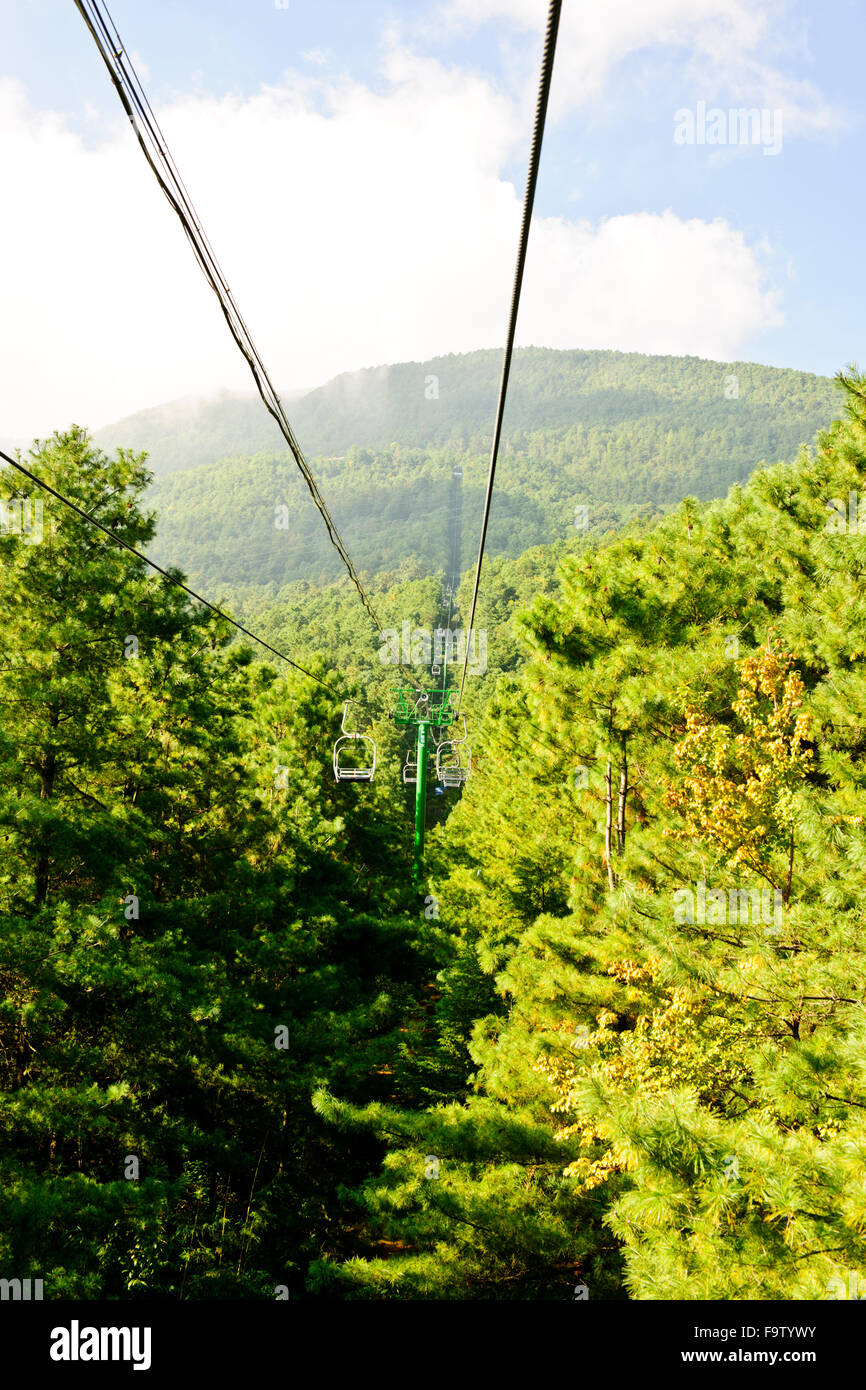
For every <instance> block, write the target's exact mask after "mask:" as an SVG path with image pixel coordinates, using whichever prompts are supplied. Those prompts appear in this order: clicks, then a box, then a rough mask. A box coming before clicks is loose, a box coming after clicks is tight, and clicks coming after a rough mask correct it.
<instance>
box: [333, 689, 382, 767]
mask: <svg viewBox="0 0 866 1390" xmlns="http://www.w3.org/2000/svg"><path fill="white" fill-rule="evenodd" d="M357 703H358V702H357V700H347V701H346V703H345V704H344V705H343V718H342V720H341V721H340V731H341V733H340V737H339V738H338V739H337V742H336V743H335V744H334V777H335V778H336V780H337V781H338V782H372V780H373V773H374V772H375V771H376V743H375V740H374V739H372V738H371V737H370V735H369V734H361V733H357V732H354V731H352V730H350V729H347V728H346V717H347V715H348V713H349V706H350V705H355V704H357Z"/></svg>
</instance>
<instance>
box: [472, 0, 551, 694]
mask: <svg viewBox="0 0 866 1390" xmlns="http://www.w3.org/2000/svg"><path fill="white" fill-rule="evenodd" d="M561 10H562V0H550V10H549V12H548V17H547V32H546V34H545V38H544V52H543V56H542V60H541V81H540V84H539V89H538V105H537V108H536V113H535V125H534V127H533V131H532V147H531V150H530V155H529V170H528V173H527V177H526V194H525V196H524V201H523V222H522V225H521V228H520V243H519V249H518V253H517V269H516V271H515V275H514V289H513V291H512V295H511V312H510V314H509V318H508V337H507V339H506V345H505V357H504V359H503V363H502V378H501V381H500V384H499V400H498V403H497V407H496V425H495V428H494V432H493V446H492V448H491V451H490V469H489V472H488V475H487V493H486V496H485V498H484V514H483V517H482V522H481V540H480V543H479V546H478V560H477V562H476V565H475V583H474V586H473V590H472V607H471V610H470V613H469V626H468V628H465V629H464V630H465V632H466V652H465V655H464V658H463V673H462V675H461V678H460V694H459V696H458V698H457V712H458V714H459V712H460V707H461V705H462V703H463V688H464V686H465V684H466V670H467V667H468V665H469V643H470V641H471V640H472V627H473V623H474V621H475V608H476V604H477V602H478V584H479V580H480V578H481V563H482V561H483V559H484V542H485V540H486V538H487V522H488V519H489V517H490V503H491V499H492V496H493V480H494V477H495V475H496V462H497V459H498V456H499V444H500V440H501V437H502V421H503V417H504V415H505V399H506V396H507V393H508V379H509V376H510V373H511V359H512V356H513V353H514V335H515V332H516V329H517V314H518V310H519V308H520V292H521V289H522V287H523V271H524V268H525V266H526V252H527V247H528V245H529V229H530V223H531V220H532V209H533V206H534V203H535V187H536V184H537V182H538V169H539V164H540V162H541V146H542V141H543V139H544V123H545V119H546V116H547V104H548V99H549V97H550V84H551V79H552V77H553V60H554V57H555V55H556V39H557V34H558V31H559V17H560V12H561Z"/></svg>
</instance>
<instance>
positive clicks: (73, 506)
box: [0, 449, 343, 700]
mask: <svg viewBox="0 0 866 1390" xmlns="http://www.w3.org/2000/svg"><path fill="white" fill-rule="evenodd" d="M0 458H2V459H3V460H4V462H5V463H8V464H9V466H10V467H11V468H17V469H18V472H19V473H23V474H24V476H25V477H26V478H29V479H30V481H31V482H33V483H36V485H37V486H38V487H41V488H42V489H43V490H44V491H45V492H49V493H50V494H51V496H52V497H56V498H57V500H58V502H62V503H63V505H64V507H69V509H70V511H73V512H76V513H77V515H78V516H80V517H82V518H83V520H84V521H88V522H90V524H91V526H96V527H97V528H98V529H99V530H100V531H102V532H104V534H105V535H106V536H108V538H109V540H112V541H114V542H115V544H116V545H119V546H122V547H123V549H124V550H128V551H129V552H130V553H131V554H132V555H135V556H136V558H137V559H139V560H143V561H144V563H145V564H146V565H149V566H150V568H151V569H152V570H156V572H157V574H161V575H162V577H163V579H167V580H168V582H169V583H170V584H174V585H175V587H176V588H178V589H183V591H184V593H185V594H189V596H190V597H191V598H194V599H195V600H196V601H197V602H198V603H203V604H204V606H205V608H209V609H210V610H211V612H212V613H216V614H217V616H218V617H220V618H223V619H225V621H226V622H227V623H231V625H232V627H236V628H237V629H238V631H239V632H242V633H243V634H244V636H245V637H250V638H252V640H253V641H254V642H258V644H259V646H260V647H264V648H265V650H266V651H269V652H271V653H272V655H273V656H278V657H279V658H280V660H281V661H285V662H287V664H288V665H289V666H292V667H293V668H294V669H295V670H296V671H300V672H301V674H302V675H304V676H308V677H309V679H310V680H313V681H316V683H317V684H318V685H321V686H323V687H324V689H325V690H327V691H329V692H330V694H331V695H333V696H334V698H335V699H337V700H342V699H343V696H342V695H341V694H340V693H339V691H337V690H335V689H334V687H333V686H332V685H329V684H328V682H327V681H323V680H322V678H321V676H316V675H314V674H313V672H312V671H308V670H307V669H306V668H305V667H304V666H300V665H299V664H298V662H297V661H293V660H292V658H291V657H290V656H286V654H285V652H281V651H280V650H279V649H278V648H277V647H272V646H271V644H270V642H266V641H265V640H264V638H263V637H258V636H257V635H256V634H255V633H254V632H251V631H250V629H249V628H248V627H244V625H243V623H239V622H238V621H237V620H236V619H235V618H233V617H232V616H231V614H229V613H226V612H225V610H224V609H222V608H218V607H217V605H216V604H215V603H211V602H210V600H209V599H206V598H203V597H202V595H201V594H197V593H196V591H195V589H191V588H190V587H189V585H188V584H184V582H183V580H182V579H178V578H177V576H176V575H173V574H172V573H171V572H170V571H169V570H165V569H163V568H162V566H161V565H158V564H157V563H156V561H155V560H151V559H150V558H149V557H148V556H147V555H145V554H144V553H143V552H142V551H140V550H137V549H136V547H135V546H134V545H130V543H129V541H125V540H124V539H123V537H122V536H118V534H117V532H116V531H112V530H111V528H110V527H109V526H104V525H103V524H102V522H101V521H97V519H96V517H95V516H92V515H91V513H90V512H86V511H85V510H84V508H83V507H79V506H78V504H77V503H75V502H73V501H71V499H70V498H68V497H64V495H63V493H62V492H58V491H57V489H56V488H53V487H52V486H51V484H50V483H46V482H45V480H44V478H40V477H38V476H37V475H36V474H35V473H32V472H31V471H30V469H29V468H25V467H24V464H23V463H18V462H16V460H15V459H13V458H10V457H9V455H8V454H6V453H4V452H3V450H2V449H0Z"/></svg>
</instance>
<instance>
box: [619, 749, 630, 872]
mask: <svg viewBox="0 0 866 1390" xmlns="http://www.w3.org/2000/svg"><path fill="white" fill-rule="evenodd" d="M627 797H628V752H627V736H626V735H625V734H623V736H622V767H621V768H620V773H619V806H618V807H617V817H616V852H617V854H625V804H626V798H627Z"/></svg>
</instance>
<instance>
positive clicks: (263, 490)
mask: <svg viewBox="0 0 866 1390" xmlns="http://www.w3.org/2000/svg"><path fill="white" fill-rule="evenodd" d="M500 366H501V356H500V354H499V353H497V352H476V353H469V354H465V355H463V356H458V355H452V356H449V357H443V358H436V359H434V360H432V361H430V362H426V363H404V364H402V365H399V366H393V367H383V368H376V369H372V370H370V371H366V372H359V373H355V374H348V375H345V376H341V377H337V378H336V380H335V381H333V382H331V383H330V384H329V385H327V386H324V387H322V388H321V389H320V390H318V391H313V392H311V393H310V394H309V395H307V396H305V397H303V398H302V399H300V400H298V401H296V402H294V403H293V404H292V406H291V410H290V414H291V417H292V419H293V422H294V424H295V427H296V432H297V434H298V437H299V439H300V441H301V444H302V446H303V447H304V449H305V451H306V453H307V454H308V455H309V456H311V457H315V459H316V476H317V478H318V480H319V482H320V486H321V489H322V492H323V494H324V496H325V499H326V501H327V503H328V506H329V508H330V510H331V512H332V514H333V516H334V518H335V520H336V522H337V525H338V526H339V527H340V529H341V531H342V532H343V533H344V535H345V538H346V541H347V544H349V547H350V550H351V553H352V555H353V556H354V557H355V561H356V563H357V565H358V566H359V567H360V568H362V569H364V570H366V571H368V572H369V573H375V572H377V571H380V570H388V569H391V568H393V567H394V566H395V565H398V564H400V563H401V562H402V561H403V560H406V559H408V558H410V557H412V556H415V557H418V558H419V559H420V560H421V561H422V562H423V564H424V565H425V566H426V567H427V569H428V570H430V571H438V570H440V569H441V568H442V565H443V563H444V559H443V555H444V550H443V541H442V531H443V527H444V524H445V515H446V508H447V499H448V486H449V482H450V479H451V476H452V470H453V468H454V467H455V466H459V467H460V468H462V470H463V491H464V502H465V513H466V516H467V518H471V522H470V524H468V525H467V527H466V529H465V531H464V561H465V563H466V564H468V563H469V561H470V559H471V557H472V555H474V552H475V549H476V548H477V543H478V537H477V532H476V531H475V530H473V527H477V521H475V517H476V516H478V515H479V514H480V509H481V500H482V498H483V494H484V486H485V479H486V470H487V461H488V453H489V447H490V440H489V435H490V430H491V428H492V419H493V410H494V405H495V401H496V393H497V385H498V373H499V370H500ZM835 408H836V407H835V398H834V392H833V386H832V383H831V382H830V381H828V380H826V379H824V378H821V377H815V376H809V375H808V374H806V373H802V372H794V371H785V370H780V369H777V368H771V367H761V366H757V365H755V364H754V363H721V362H707V361H704V360H703V359H699V358H693V357H648V356H643V355H641V354H639V353H620V352H577V351H574V352H555V351H551V350H548V349H540V348H527V349H524V350H523V351H522V352H519V353H518V354H517V355H516V359H515V365H514V370H513V374H512V380H511V387H510V394H509V401H508V409H507V414H506V426H505V436H504V440H505V447H504V451H503V455H502V459H501V462H500V465H499V469H498V473H497V487H496V494H495V499H494V507H493V513H492V518H491V525H490V534H489V540H488V544H489V547H490V553H491V554H494V555H495V554H507V555H512V556H516V555H519V554H521V553H522V552H523V551H524V550H526V549H527V548H529V547H530V546H536V545H542V544H547V543H550V542H552V541H555V540H558V539H565V538H566V537H568V536H569V535H572V534H574V529H575V518H576V515H577V508H578V507H586V508H587V512H586V514H585V520H586V523H587V525H588V527H589V528H590V529H591V530H593V531H594V532H595V533H596V534H597V533H598V532H599V531H604V530H605V529H607V528H609V527H610V526H611V525H614V524H618V523H619V522H621V521H623V520H626V519H628V518H630V517H631V516H633V515H635V514H638V513H646V514H650V515H652V514H658V513H659V512H661V511H662V510H664V509H665V508H667V507H670V506H672V505H675V504H676V503H678V502H679V501H680V499H681V498H682V497H684V496H687V495H691V496H695V497H698V498H701V499H706V498H710V497H719V496H724V494H725V493H726V492H727V490H728V488H729V487H730V486H731V485H732V484H733V483H734V482H738V481H744V480H745V479H746V478H747V477H748V476H749V474H750V473H751V472H752V470H753V469H754V467H755V465H756V464H757V463H758V462H759V461H761V460H766V461H767V462H769V463H773V462H776V461H779V460H782V459H790V458H793V456H794V455H795V454H796V451H797V449H798V448H799V446H800V444H801V443H802V441H803V440H804V439H808V438H811V437H812V436H813V435H814V433H815V431H816V430H817V429H818V428H820V427H823V426H826V425H827V424H828V423H829V421H830V419H831V418H832V415H833V411H834V409H835ZM96 439H97V442H98V443H101V444H102V445H103V446H105V445H108V444H111V445H121V446H123V447H129V448H136V449H145V450H147V451H149V460H148V462H149V466H150V467H151V468H152V469H153V470H154V471H155V473H156V475H157V481H156V485H155V487H154V488H153V490H152V492H151V493H150V494H149V500H150V501H151V502H152V505H153V506H154V507H155V509H156V511H157V512H158V514H159V530H158V534H157V540H156V547H155V553H156V555H157V556H158V558H159V559H160V560H161V561H162V562H163V563H169V564H179V565H181V566H182V567H183V568H184V569H185V570H186V571H187V572H188V573H189V574H190V576H191V577H192V579H193V580H194V581H195V582H196V583H202V584H206V585H207V586H209V587H210V586H213V585H220V586H228V587H229V588H234V587H236V586H238V585H245V584H270V585H274V586H277V587H278V586H281V585H283V584H286V583H290V582H292V581H293V580H296V579H307V580H312V581H313V582H316V583H324V582H326V581H328V580H330V579H334V578H337V577H339V573H340V561H339V558H338V557H337V556H336V554H335V552H334V551H333V549H332V547H331V546H330V544H329V541H328V538H327V535H326V534H325V532H324V530H323V528H322V524H321V519H320V517H319V515H318V513H317V512H316V510H315V507H314V506H313V504H312V502H311V500H310V498H309V495H308V493H307V491H306V487H305V485H304V483H303V481H302V479H301V477H300V474H299V472H298V470H297V468H296V466H295V464H294V461H293V460H292V459H291V457H290V456H289V454H288V453H287V452H286V451H285V450H283V449H282V447H281V443H282V441H281V440H280V438H279V435H278V432H277V430H276V426H275V424H274V422H273V421H272V420H271V418H270V416H268V414H267V412H266V411H265V410H264V408H263V407H262V406H261V404H260V403H259V402H258V401H257V399H255V400H253V399H252V398H251V399H243V398H236V397H229V396H226V397H224V398H221V399H220V400H218V401H217V402H215V403H212V404H200V405H195V404H194V403H188V402H187V403H184V402H181V403H179V404H178V405H177V406H170V407H165V408H162V409H160V410H154V411H147V412H144V413H143V414H141V415H139V416H133V417H131V418H130V419H129V420H126V421H122V422H121V423H120V424H119V425H117V426H113V427H112V428H111V429H109V430H104V431H100V433H99V434H98V435H97V436H96ZM278 446H279V447H278ZM280 509H285V511H281V510H280Z"/></svg>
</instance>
